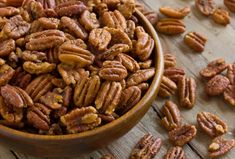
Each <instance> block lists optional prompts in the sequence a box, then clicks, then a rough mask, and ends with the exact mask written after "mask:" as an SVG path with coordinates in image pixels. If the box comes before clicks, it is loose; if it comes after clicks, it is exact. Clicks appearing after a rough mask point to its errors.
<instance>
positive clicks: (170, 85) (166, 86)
mask: <svg viewBox="0 0 235 159" xmlns="http://www.w3.org/2000/svg"><path fill="white" fill-rule="evenodd" d="M176 89H177V85H176V84H175V82H173V81H172V80H171V79H169V78H168V77H166V76H163V77H162V81H161V84H160V89H159V92H158V94H159V96H161V97H164V98H165V97H170V96H172V95H173V94H175V91H176Z"/></svg>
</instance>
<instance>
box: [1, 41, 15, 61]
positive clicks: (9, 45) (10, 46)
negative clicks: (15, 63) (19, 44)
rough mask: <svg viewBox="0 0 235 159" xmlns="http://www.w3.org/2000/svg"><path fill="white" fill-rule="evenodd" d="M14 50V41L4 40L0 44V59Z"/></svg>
mask: <svg viewBox="0 0 235 159" xmlns="http://www.w3.org/2000/svg"><path fill="white" fill-rule="evenodd" d="M14 50H15V41H14V40H12V39H10V40H5V41H3V42H1V43H0V57H5V56H8V55H9V54H10V53H11V52H12V51H14Z"/></svg>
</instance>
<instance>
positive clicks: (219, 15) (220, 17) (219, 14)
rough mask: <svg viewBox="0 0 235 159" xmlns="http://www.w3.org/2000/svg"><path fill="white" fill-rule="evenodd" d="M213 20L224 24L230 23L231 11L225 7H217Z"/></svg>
mask: <svg viewBox="0 0 235 159" xmlns="http://www.w3.org/2000/svg"><path fill="white" fill-rule="evenodd" d="M212 18H213V20H214V21H215V22H216V23H218V24H222V25H227V24H229V23H230V15H229V12H228V11H226V10H224V9H216V10H215V11H214V12H213V14H212Z"/></svg>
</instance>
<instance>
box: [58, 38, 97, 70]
mask: <svg viewBox="0 0 235 159" xmlns="http://www.w3.org/2000/svg"><path fill="white" fill-rule="evenodd" d="M81 45H82V44H81V40H80V39H78V40H75V41H67V42H65V43H64V44H62V45H61V46H60V48H59V51H60V54H59V59H60V61H62V62H63V63H65V64H68V65H77V66H78V67H85V66H89V65H91V64H92V63H93V61H94V59H95V56H94V55H93V54H92V53H91V52H90V51H89V50H87V49H86V48H85V47H84V46H82V47H81Z"/></svg>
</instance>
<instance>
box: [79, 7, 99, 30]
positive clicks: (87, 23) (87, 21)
mask: <svg viewBox="0 0 235 159" xmlns="http://www.w3.org/2000/svg"><path fill="white" fill-rule="evenodd" d="M79 22H80V23H81V24H82V25H83V26H84V27H85V29H86V30H87V31H91V30H92V29H95V28H99V27H100V23H99V21H98V20H97V18H96V14H95V13H91V12H89V11H88V10H85V11H84V12H83V13H82V15H81V17H80V19H79Z"/></svg>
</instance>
